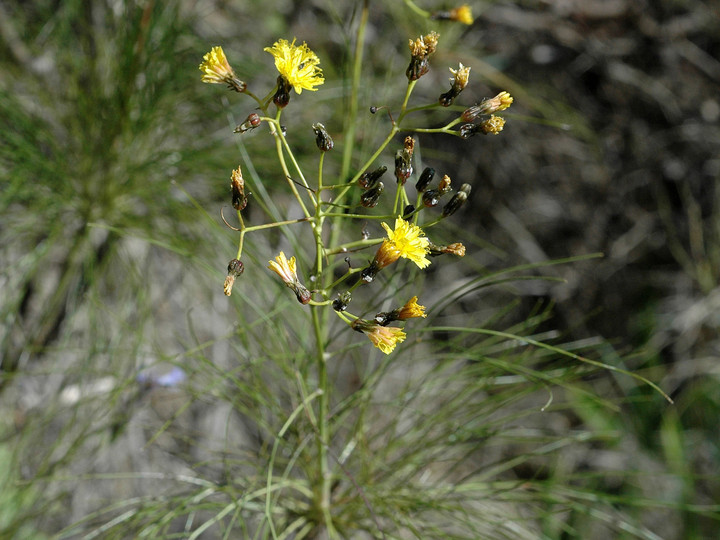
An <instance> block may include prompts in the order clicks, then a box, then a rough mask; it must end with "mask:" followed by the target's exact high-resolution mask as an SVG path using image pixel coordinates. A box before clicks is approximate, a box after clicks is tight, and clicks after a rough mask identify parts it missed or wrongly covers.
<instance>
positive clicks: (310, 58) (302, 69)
mask: <svg viewBox="0 0 720 540" xmlns="http://www.w3.org/2000/svg"><path fill="white" fill-rule="evenodd" d="M263 50H264V51H266V52H269V53H270V54H272V55H273V56H274V57H275V67H276V68H277V70H278V71H279V72H280V75H282V76H283V77H284V78H285V80H286V81H287V82H288V83H290V85H292V87H293V88H294V89H295V92H296V93H298V94H302V91H303V90H312V91H316V90H317V88H314V87H315V86H319V85H321V84H323V83H324V82H325V79H324V78H323V75H322V69H320V67H318V64H319V63H320V60H319V59H318V57H317V55H316V54H315V53H314V52H312V51H311V50H310V48H309V47H308V46H307V44H306V43H305V42H303V44H302V45H300V46H297V45H295V40H294V39H293V41H292V43H289V42H288V41H287V40H286V39H279V40H277V41H276V42H275V43H274V44H273V46H272V47H265V48H264V49H263Z"/></svg>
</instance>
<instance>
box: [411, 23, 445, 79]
mask: <svg viewBox="0 0 720 540" xmlns="http://www.w3.org/2000/svg"><path fill="white" fill-rule="evenodd" d="M439 37H440V35H439V34H437V33H435V32H430V33H429V34H428V35H426V36H420V37H419V38H417V39H416V40H415V41H413V40H412V39H411V40H409V47H410V65H408V68H407V70H406V71H405V75H406V76H407V78H408V80H410V81H416V80H418V79H419V78H420V77H422V76H423V75H425V74H426V73H427V72H428V71H429V70H430V65H429V64H428V56H430V55H431V54H432V53H434V52H435V49H437V43H438V38H439Z"/></svg>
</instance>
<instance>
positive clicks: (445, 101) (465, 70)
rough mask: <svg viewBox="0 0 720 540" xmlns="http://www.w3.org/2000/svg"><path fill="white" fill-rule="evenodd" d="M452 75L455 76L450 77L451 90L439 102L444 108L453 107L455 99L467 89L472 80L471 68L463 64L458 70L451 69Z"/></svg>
mask: <svg viewBox="0 0 720 540" xmlns="http://www.w3.org/2000/svg"><path fill="white" fill-rule="evenodd" d="M450 73H452V74H453V76H452V77H450V82H451V83H452V86H451V87H450V90H448V91H447V92H445V93H444V94H441V95H440V98H439V100H438V101H439V102H440V105H442V106H443V107H449V106H450V105H452V103H453V101H454V100H455V98H456V97H458V96H459V95H460V92H462V91H463V90H464V89H465V87H466V86H467V84H468V80H469V78H470V68H469V67H466V66H463V65H462V62H461V63H460V65H459V67H458V68H457V69H453V68H450Z"/></svg>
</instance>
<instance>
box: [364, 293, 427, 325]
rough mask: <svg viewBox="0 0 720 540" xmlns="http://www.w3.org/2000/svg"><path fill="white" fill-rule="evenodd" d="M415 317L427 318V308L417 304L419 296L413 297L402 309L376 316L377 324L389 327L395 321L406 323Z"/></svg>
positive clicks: (383, 312)
mask: <svg viewBox="0 0 720 540" xmlns="http://www.w3.org/2000/svg"><path fill="white" fill-rule="evenodd" d="M415 317H423V318H425V317H427V315H426V314H425V306H421V305H420V304H418V303H417V296H413V297H412V298H411V299H410V300H408V301H407V302H406V303H405V305H404V306H403V307H401V308H398V309H394V310H392V311H382V312H380V313H378V314H377V315H375V319H374V320H375V322H376V323H378V324H379V325H380V326H387V325H388V324H390V323H391V322H393V321H405V320H407V319H413V318H415Z"/></svg>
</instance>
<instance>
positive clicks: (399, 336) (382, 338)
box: [352, 319, 407, 354]
mask: <svg viewBox="0 0 720 540" xmlns="http://www.w3.org/2000/svg"><path fill="white" fill-rule="evenodd" d="M352 327H353V328H354V329H355V330H357V331H358V332H362V333H363V334H365V335H366V336H367V337H368V338H369V339H370V341H372V344H373V345H375V346H376V347H377V348H378V349H380V350H381V351H382V352H384V353H385V354H390V353H391V352H393V351H394V350H395V347H396V346H397V344H398V343H402V342H403V341H405V338H406V337H407V335H406V334H405V332H403V331H402V329H400V328H395V327H393V326H380V325H378V324H374V323H371V322H370V321H365V320H363V319H357V320H356V321H355V322H353V324H352Z"/></svg>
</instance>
